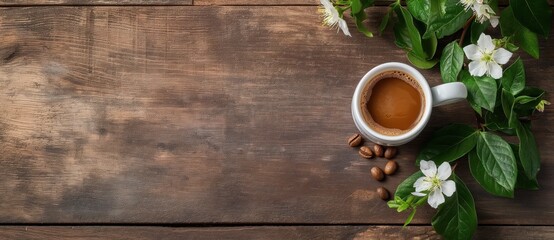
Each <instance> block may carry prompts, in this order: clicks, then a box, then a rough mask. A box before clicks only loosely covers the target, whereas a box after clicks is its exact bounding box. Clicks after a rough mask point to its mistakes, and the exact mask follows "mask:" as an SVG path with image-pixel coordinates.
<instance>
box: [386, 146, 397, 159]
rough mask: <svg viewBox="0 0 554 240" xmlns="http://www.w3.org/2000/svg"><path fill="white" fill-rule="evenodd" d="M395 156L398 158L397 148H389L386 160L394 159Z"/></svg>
mask: <svg viewBox="0 0 554 240" xmlns="http://www.w3.org/2000/svg"><path fill="white" fill-rule="evenodd" d="M395 156H396V147H388V148H387V150H385V158H386V159H393V158H394V157H395Z"/></svg>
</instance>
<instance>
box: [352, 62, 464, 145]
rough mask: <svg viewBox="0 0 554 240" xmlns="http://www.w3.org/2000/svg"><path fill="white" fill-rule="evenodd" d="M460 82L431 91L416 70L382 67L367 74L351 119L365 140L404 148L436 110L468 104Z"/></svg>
mask: <svg viewBox="0 0 554 240" xmlns="http://www.w3.org/2000/svg"><path fill="white" fill-rule="evenodd" d="M466 97H467V89H466V87H465V85H464V84H463V83H461V82H452V83H445V84H441V85H438V86H435V87H432V88H431V87H430V86H429V84H428V83H427V80H426V79H425V77H423V75H422V74H421V73H420V72H419V71H418V70H416V69H415V68H413V67H411V66H409V65H406V64H404V63H398V62H389V63H383V64H381V65H378V66H376V67H374V68H373V69H371V70H370V71H369V72H367V73H366V74H365V75H364V76H363V77H362V79H361V80H360V82H359V83H358V86H357V87H356V90H355V91H354V95H353V97H352V118H353V119H354V124H356V127H357V128H358V130H359V131H360V134H362V135H363V136H364V137H365V139H367V140H369V141H372V142H374V143H378V144H380V145H385V146H398V145H402V144H405V143H407V142H409V141H411V140H412V139H414V138H415V137H417V135H419V133H421V131H422V130H423V128H424V127H425V125H427V123H428V122H429V118H430V117H431V112H432V109H433V107H435V106H440V105H445V104H450V103H453V102H457V101H461V100H465V98H466Z"/></svg>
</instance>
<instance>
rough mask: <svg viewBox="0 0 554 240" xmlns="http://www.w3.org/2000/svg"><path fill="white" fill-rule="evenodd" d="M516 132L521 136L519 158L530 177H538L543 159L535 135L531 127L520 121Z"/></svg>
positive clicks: (526, 174)
mask: <svg viewBox="0 0 554 240" xmlns="http://www.w3.org/2000/svg"><path fill="white" fill-rule="evenodd" d="M516 133H517V136H518V138H519V152H518V155H519V159H520V160H521V165H522V167H523V170H524V172H525V176H527V178H528V179H536V178H537V173H538V172H539V170H540V168H541V159H540V156H539V149H538V148H537V142H536V141H535V136H534V135H533V132H531V129H529V127H527V126H524V125H522V124H520V123H519V122H518V124H516Z"/></svg>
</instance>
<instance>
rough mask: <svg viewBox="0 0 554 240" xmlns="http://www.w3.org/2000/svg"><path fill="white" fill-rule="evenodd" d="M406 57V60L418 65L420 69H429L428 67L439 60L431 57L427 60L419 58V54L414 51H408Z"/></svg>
mask: <svg viewBox="0 0 554 240" xmlns="http://www.w3.org/2000/svg"><path fill="white" fill-rule="evenodd" d="M407 57H408V60H410V62H411V63H412V64H413V65H414V66H416V67H418V68H421V69H429V68H432V67H434V66H435V65H437V63H438V62H439V60H437V59H433V60H427V59H424V58H421V57H420V56H418V55H417V54H416V53H415V52H413V51H410V52H408V53H407Z"/></svg>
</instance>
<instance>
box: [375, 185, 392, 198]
mask: <svg viewBox="0 0 554 240" xmlns="http://www.w3.org/2000/svg"><path fill="white" fill-rule="evenodd" d="M377 194H379V197H380V198H381V199H383V200H385V201H386V200H389V197H390V194H389V190H387V189H386V188H384V187H379V188H377Z"/></svg>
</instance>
